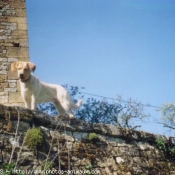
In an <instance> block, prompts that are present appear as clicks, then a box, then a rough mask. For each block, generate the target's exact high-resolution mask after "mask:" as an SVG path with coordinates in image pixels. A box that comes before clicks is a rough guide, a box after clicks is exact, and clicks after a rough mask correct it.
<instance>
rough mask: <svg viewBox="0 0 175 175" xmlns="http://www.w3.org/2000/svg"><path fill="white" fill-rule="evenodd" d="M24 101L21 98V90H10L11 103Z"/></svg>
mask: <svg viewBox="0 0 175 175" xmlns="http://www.w3.org/2000/svg"><path fill="white" fill-rule="evenodd" d="M21 101H22V98H21V93H20V92H16V91H14V92H12V91H11V92H9V103H10V104H13V103H20V102H21Z"/></svg>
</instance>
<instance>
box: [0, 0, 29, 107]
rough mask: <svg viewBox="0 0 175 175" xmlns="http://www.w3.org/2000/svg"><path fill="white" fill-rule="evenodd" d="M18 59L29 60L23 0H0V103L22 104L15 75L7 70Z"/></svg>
mask: <svg viewBox="0 0 175 175" xmlns="http://www.w3.org/2000/svg"><path fill="white" fill-rule="evenodd" d="M18 60H19V61H28V60H29V54H28V35H27V23H26V8H25V0H0V103H1V104H6V105H9V104H13V105H18V106H21V105H23V102H22V99H21V96H20V92H19V91H20V90H19V86H18V83H17V75H16V74H14V73H12V72H11V71H10V70H9V67H10V63H12V62H14V61H18Z"/></svg>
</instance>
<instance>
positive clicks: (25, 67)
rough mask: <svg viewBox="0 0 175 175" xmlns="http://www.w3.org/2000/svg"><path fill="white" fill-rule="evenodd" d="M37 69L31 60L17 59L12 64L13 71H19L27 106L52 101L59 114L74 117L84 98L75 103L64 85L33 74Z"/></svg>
mask: <svg viewBox="0 0 175 175" xmlns="http://www.w3.org/2000/svg"><path fill="white" fill-rule="evenodd" d="M35 69H36V66H35V65H34V64H33V63H31V62H21V61H17V62H14V63H12V64H11V71H12V72H14V71H17V72H18V78H19V80H20V87H21V95H22V99H23V100H24V103H25V107H26V108H29V109H32V110H35V109H36V104H37V103H42V102H52V103H53V104H54V105H55V107H56V109H57V110H58V112H59V114H65V113H67V114H69V116H70V118H73V117H74V115H73V113H72V110H74V109H78V108H79V107H80V106H81V104H82V100H79V101H78V102H77V104H74V103H73V102H72V100H71V97H70V95H69V93H68V92H67V91H66V89H65V88H64V87H62V86H60V85H53V84H46V83H44V82H41V81H40V80H39V79H38V78H36V77H35V76H34V75H32V74H31V73H32V72H34V71H35Z"/></svg>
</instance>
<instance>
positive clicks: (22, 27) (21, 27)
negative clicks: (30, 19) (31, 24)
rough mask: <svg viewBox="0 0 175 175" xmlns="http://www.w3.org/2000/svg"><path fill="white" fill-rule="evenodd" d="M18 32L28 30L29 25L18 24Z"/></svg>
mask: <svg viewBox="0 0 175 175" xmlns="http://www.w3.org/2000/svg"><path fill="white" fill-rule="evenodd" d="M18 30H27V24H21V23H18Z"/></svg>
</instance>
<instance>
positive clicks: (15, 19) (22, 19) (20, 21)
mask: <svg viewBox="0 0 175 175" xmlns="http://www.w3.org/2000/svg"><path fill="white" fill-rule="evenodd" d="M8 22H10V23H18V24H26V23H27V21H26V18H25V17H8Z"/></svg>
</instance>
